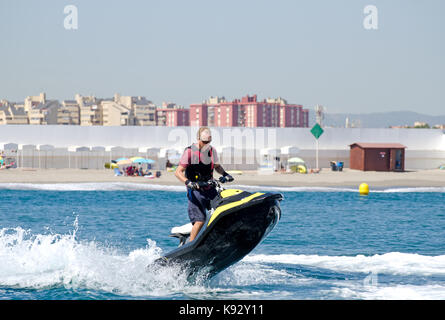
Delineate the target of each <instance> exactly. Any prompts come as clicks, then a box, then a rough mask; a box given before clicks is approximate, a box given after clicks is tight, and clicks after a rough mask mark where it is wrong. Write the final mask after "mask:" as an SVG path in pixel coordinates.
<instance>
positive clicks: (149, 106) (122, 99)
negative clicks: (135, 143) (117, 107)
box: [114, 93, 156, 126]
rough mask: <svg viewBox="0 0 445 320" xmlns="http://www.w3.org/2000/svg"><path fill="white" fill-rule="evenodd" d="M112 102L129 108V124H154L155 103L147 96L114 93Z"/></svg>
mask: <svg viewBox="0 0 445 320" xmlns="http://www.w3.org/2000/svg"><path fill="white" fill-rule="evenodd" d="M114 102H116V103H118V104H121V105H123V106H124V107H126V108H127V109H130V110H131V119H130V120H129V121H130V124H129V125H134V126H155V125H156V105H155V104H154V103H153V102H151V101H150V100H148V99H147V98H145V97H141V96H137V97H136V96H121V95H120V94H118V93H116V94H115V95H114Z"/></svg>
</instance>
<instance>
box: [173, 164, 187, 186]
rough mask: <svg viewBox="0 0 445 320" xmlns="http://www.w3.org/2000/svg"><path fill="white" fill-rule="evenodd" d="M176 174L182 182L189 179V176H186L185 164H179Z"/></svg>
mask: <svg viewBox="0 0 445 320" xmlns="http://www.w3.org/2000/svg"><path fill="white" fill-rule="evenodd" d="M175 176H176V178H178V180H179V181H181V182H182V183H185V182H186V181H187V178H186V176H185V168H184V167H183V166H181V165H179V166H178V167H177V168H176V171H175Z"/></svg>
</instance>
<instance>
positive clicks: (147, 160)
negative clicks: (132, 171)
mask: <svg viewBox="0 0 445 320" xmlns="http://www.w3.org/2000/svg"><path fill="white" fill-rule="evenodd" d="M133 163H149V164H152V163H155V161H154V160H152V159H145V158H135V159H133Z"/></svg>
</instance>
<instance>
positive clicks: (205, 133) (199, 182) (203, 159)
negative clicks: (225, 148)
mask: <svg viewBox="0 0 445 320" xmlns="http://www.w3.org/2000/svg"><path fill="white" fill-rule="evenodd" d="M197 139H198V142H197V143H196V144H192V145H191V146H189V147H187V148H185V150H184V153H183V154H182V157H181V160H180V161H179V165H178V168H177V169H176V172H175V176H176V177H177V178H178V179H179V181H181V182H183V183H185V185H186V186H187V198H188V200H189V203H188V214H189V218H190V222H191V223H192V225H193V227H192V231H191V233H190V241H193V240H194V239H195V237H196V235H197V234H198V232H199V230H201V228H202V226H203V225H204V221H205V220H206V209H209V206H210V201H211V200H212V199H214V198H215V197H216V196H217V192H216V189H215V187H214V186H212V185H209V184H208V183H207V182H208V181H209V180H212V179H213V170H216V171H217V172H218V173H220V174H221V175H222V177H221V178H220V181H222V182H226V181H227V182H231V181H233V177H232V176H231V175H229V174H228V173H227V172H226V171H224V169H223V167H222V166H221V165H220V164H219V161H218V154H217V152H216V150H215V148H213V147H212V146H211V145H210V142H211V141H212V134H211V132H210V129H209V128H208V127H201V128H199V130H198V136H197Z"/></svg>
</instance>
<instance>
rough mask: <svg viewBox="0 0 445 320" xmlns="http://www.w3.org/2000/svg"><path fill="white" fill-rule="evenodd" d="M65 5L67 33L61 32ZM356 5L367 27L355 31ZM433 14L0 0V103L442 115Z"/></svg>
mask: <svg viewBox="0 0 445 320" xmlns="http://www.w3.org/2000/svg"><path fill="white" fill-rule="evenodd" d="M68 5H74V6H75V7H76V8H77V17H78V23H77V29H66V28H65V27H64V21H65V20H66V18H67V17H68V15H69V13H64V8H65V6H68ZM367 5H374V6H375V8H376V9H377V10H378V11H377V14H378V25H377V29H366V28H365V27H364V20H365V19H366V17H367V16H368V14H366V13H364V8H365V7H366V6H367ZM444 15H445V1H443V0H426V1H417V0H391V1H388V0H366V1H365V0H324V1H322V0H305V1H298V0H275V1H271V0H269V1H265V0H225V1H214V0H187V1H184V0H163V1H159V0H158V1H151V0H148V1H147V0H145V1H143V0H141V1H136V0H128V1H110V0H108V1H100V0H96V1H91V0H90V1H88V0H78V1H76V0H41V1H31V0H29V1H24V0H1V1H0V43H1V44H0V99H7V100H9V101H17V102H19V101H23V100H24V99H25V98H26V96H29V95H38V94H39V93H40V92H46V94H47V98H48V99H59V100H63V99H73V97H74V95H75V94H76V93H80V94H81V95H95V96H97V97H102V98H106V97H112V96H113V95H114V93H120V94H121V95H133V96H145V97H147V98H148V99H150V100H152V101H153V102H155V103H157V104H160V103H162V102H163V101H169V102H175V103H178V104H181V105H184V106H188V105H190V104H191V103H197V102H202V101H203V100H205V99H207V98H208V97H209V96H224V97H226V99H230V100H232V99H235V98H240V97H242V96H245V95H246V94H250V95H252V94H257V95H258V97H259V98H260V99H263V98H267V97H283V98H285V99H286V100H287V101H288V102H289V103H298V104H302V105H303V106H304V107H306V108H309V109H313V108H314V106H315V105H316V104H321V105H323V106H324V107H325V108H326V110H327V111H328V112H332V113H371V112H386V111H400V110H406V111H416V112H420V113H426V114H431V115H441V114H445V58H444V57H445V41H444V39H445V19H443V16H444ZM70 21H71V20H70ZM367 21H369V20H367ZM374 22H375V21H374Z"/></svg>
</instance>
